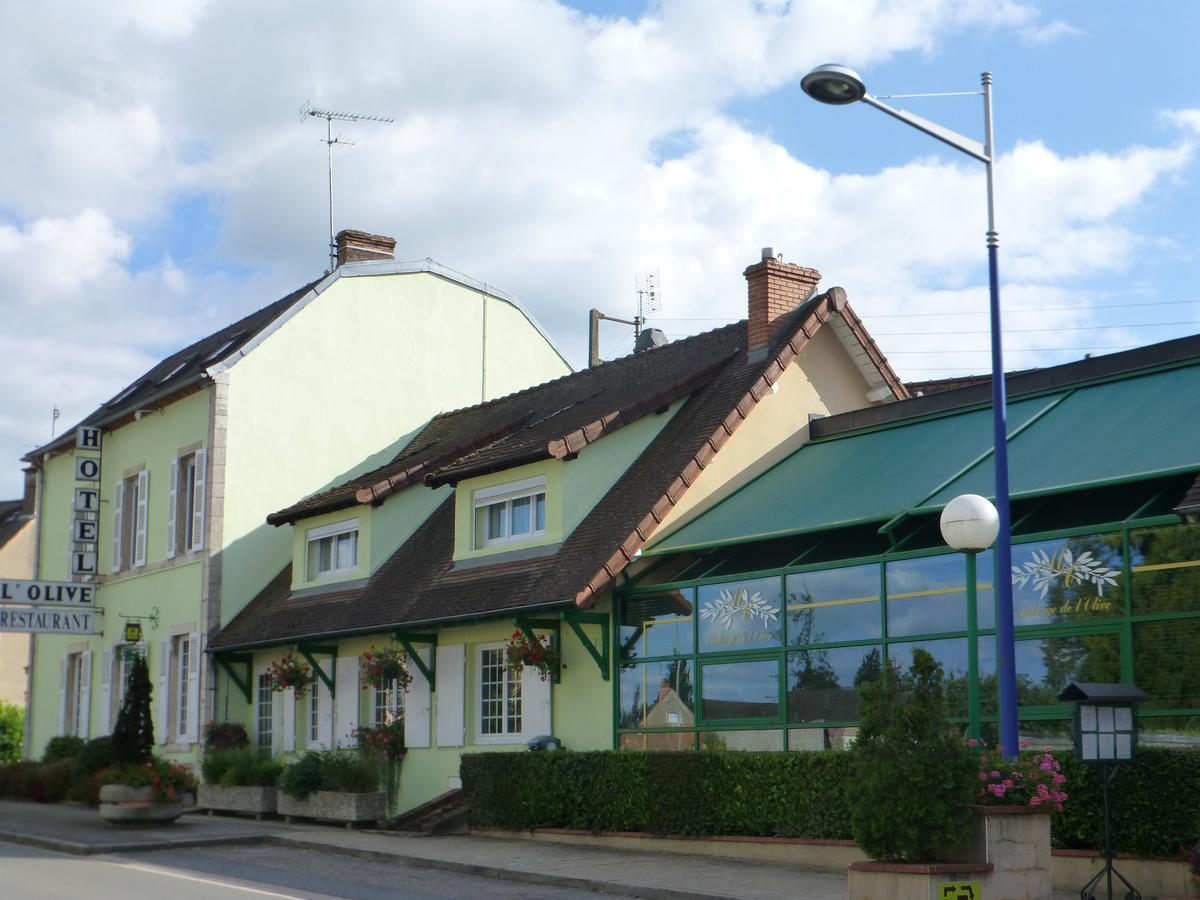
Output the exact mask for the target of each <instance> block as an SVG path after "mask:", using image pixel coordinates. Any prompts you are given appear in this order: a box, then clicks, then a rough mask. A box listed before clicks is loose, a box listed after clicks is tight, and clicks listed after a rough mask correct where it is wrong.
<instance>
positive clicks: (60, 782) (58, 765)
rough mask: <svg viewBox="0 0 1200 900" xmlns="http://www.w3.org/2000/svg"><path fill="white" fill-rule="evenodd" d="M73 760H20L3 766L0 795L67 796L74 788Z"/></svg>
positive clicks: (53, 799) (46, 800)
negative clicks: (45, 761)
mask: <svg viewBox="0 0 1200 900" xmlns="http://www.w3.org/2000/svg"><path fill="white" fill-rule="evenodd" d="M74 765H75V764H74V762H73V761H71V760H69V759H60V760H58V761H57V762H52V763H36V762H18V763H12V764H11V765H7V766H0V797H8V798H12V799H14V800H36V801H37V802H38V803H58V802H60V801H62V800H65V799H67V792H68V791H70V789H71V770H72V769H73V768H74Z"/></svg>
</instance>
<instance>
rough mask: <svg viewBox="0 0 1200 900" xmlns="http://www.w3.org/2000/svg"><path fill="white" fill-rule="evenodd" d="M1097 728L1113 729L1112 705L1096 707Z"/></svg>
mask: <svg viewBox="0 0 1200 900" xmlns="http://www.w3.org/2000/svg"><path fill="white" fill-rule="evenodd" d="M1096 730H1097V731H1112V730H1113V708H1112V707H1111V706H1098V707H1096Z"/></svg>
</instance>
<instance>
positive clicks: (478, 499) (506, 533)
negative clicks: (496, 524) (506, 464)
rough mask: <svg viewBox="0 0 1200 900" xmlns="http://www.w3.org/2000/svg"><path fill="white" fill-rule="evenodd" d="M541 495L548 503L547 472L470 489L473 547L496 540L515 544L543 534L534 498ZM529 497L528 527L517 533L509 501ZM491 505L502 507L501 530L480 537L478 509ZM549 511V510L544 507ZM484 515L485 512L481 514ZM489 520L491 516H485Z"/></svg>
mask: <svg viewBox="0 0 1200 900" xmlns="http://www.w3.org/2000/svg"><path fill="white" fill-rule="evenodd" d="M539 496H540V497H541V498H542V504H543V506H546V505H547V503H548V498H547V496H546V476H544V475H539V476H537V477H536V478H526V479H525V480H524V481H516V482H513V483H511V484H500V485H496V486H495V487H490V488H480V489H479V490H477V491H473V492H472V493H471V543H472V549H473V550H482V549H484V548H486V547H495V546H497V545H499V544H514V543H519V542H522V541H532V540H536V539H537V538H540V537H545V536H546V525H545V522H543V523H542V527H541V528H538V527H537V498H538V497H539ZM526 497H528V498H529V524H530V526H531V530H529V531H523V532H521V533H520V534H513V533H512V505H513V501H514V500H523V499H525V498H526ZM493 506H501V507H502V513H501V517H502V521H503V534H502V535H500V536H499V537H491V536H488V537H485V538H484V540H483V541H482V542H480V540H479V526H478V519H479V511H480V510H482V509H489V508H490V507H493ZM547 514H548V510H547ZM484 515H485V516H486V515H487V514H486V513H485V514H484ZM488 521H490V517H489V519H488Z"/></svg>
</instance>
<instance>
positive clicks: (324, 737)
mask: <svg viewBox="0 0 1200 900" xmlns="http://www.w3.org/2000/svg"><path fill="white" fill-rule="evenodd" d="M312 689H313V690H314V691H316V692H317V740H316V742H315V743H312V744H310V745H309V746H310V747H312V749H314V750H332V749H333V695H332V694H331V693H329V687H328V686H327V685H326V684H325V682H324V681H322V680H321V679H320V678H318V679H317V681H316V683H315V684H314V685H313V687H312Z"/></svg>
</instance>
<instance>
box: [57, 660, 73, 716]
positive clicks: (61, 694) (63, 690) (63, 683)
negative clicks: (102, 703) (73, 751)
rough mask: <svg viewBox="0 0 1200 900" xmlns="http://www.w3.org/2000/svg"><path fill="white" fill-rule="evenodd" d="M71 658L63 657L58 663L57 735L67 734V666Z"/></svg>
mask: <svg viewBox="0 0 1200 900" xmlns="http://www.w3.org/2000/svg"><path fill="white" fill-rule="evenodd" d="M70 661H71V657H70V656H64V657H63V658H62V659H60V660H59V661H58V733H59V734H66V733H67V665H68V664H69V663H70Z"/></svg>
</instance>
